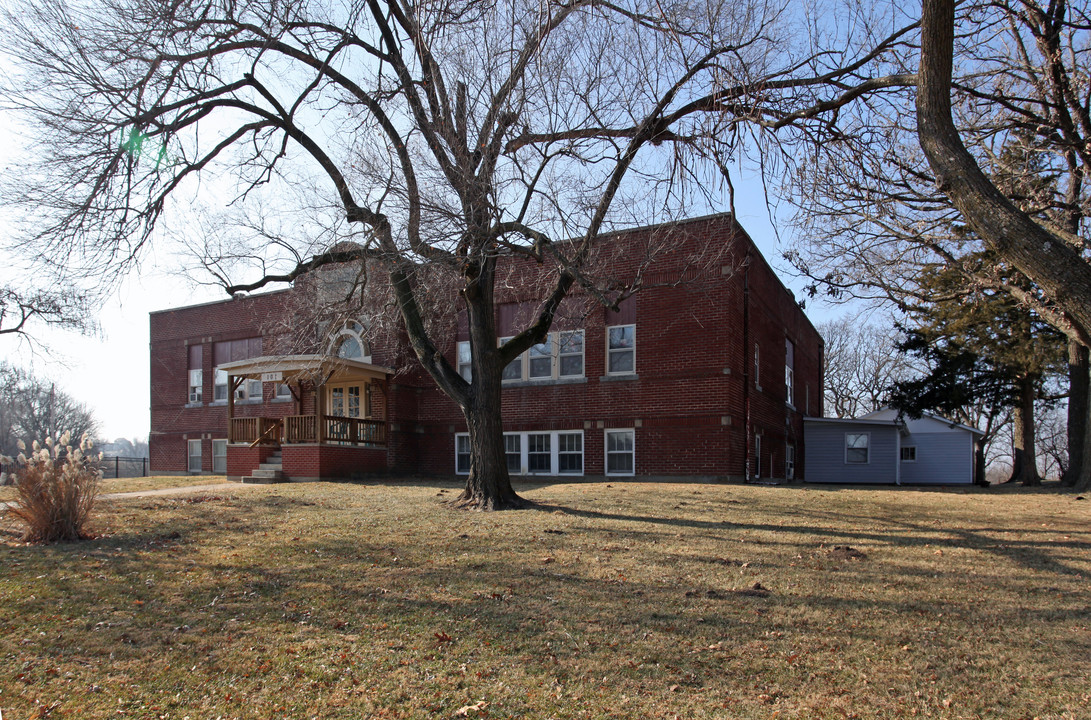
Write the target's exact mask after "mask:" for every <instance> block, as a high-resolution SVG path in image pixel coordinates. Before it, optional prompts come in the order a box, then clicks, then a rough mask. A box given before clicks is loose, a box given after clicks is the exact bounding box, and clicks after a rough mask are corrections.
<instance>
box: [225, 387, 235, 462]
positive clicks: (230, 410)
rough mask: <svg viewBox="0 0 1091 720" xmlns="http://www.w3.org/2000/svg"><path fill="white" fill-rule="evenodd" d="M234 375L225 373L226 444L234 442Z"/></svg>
mask: <svg viewBox="0 0 1091 720" xmlns="http://www.w3.org/2000/svg"><path fill="white" fill-rule="evenodd" d="M234 385H235V376H234V375H231V374H230V373H229V374H228V375H227V444H228V445H230V444H231V443H233V442H235V423H233V422H231V421H232V420H234V419H235V388H234Z"/></svg>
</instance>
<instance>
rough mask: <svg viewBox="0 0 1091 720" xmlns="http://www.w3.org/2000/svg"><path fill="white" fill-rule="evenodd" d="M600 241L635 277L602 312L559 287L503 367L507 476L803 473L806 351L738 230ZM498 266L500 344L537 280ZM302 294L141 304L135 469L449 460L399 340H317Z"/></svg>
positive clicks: (311, 471)
mask: <svg viewBox="0 0 1091 720" xmlns="http://www.w3.org/2000/svg"><path fill="white" fill-rule="evenodd" d="M606 247H607V248H609V254H608V256H604V258H603V260H602V262H603V263H604V264H606V265H609V266H610V267H611V270H612V273H613V276H614V277H621V278H624V277H627V276H628V277H636V276H637V274H638V273H641V277H642V281H641V282H642V289H641V290H640V291H639V292H637V293H636V294H635V295H633V296H632V297H630V298H629V299H627V300H625V301H624V302H622V303H621V304H620V305H619V308H618V310H617V311H613V310H608V309H605V308H603V307H602V306H601V304H597V303H595V302H592V301H591V300H590V299H589V298H587V297H586V296H584V295H580V294H578V293H577V294H576V295H574V296H572V297H571V298H568V299H567V300H566V302H565V304H564V305H563V306H562V308H567V312H561V313H559V316H558V318H557V320H556V321H555V323H554V327H553V329H552V331H551V332H550V335H549V338H548V340H547V342H545V343H542V344H541V345H538V346H535V347H534V348H532V349H531V350H530V351H529V352H527V353H525V354H524V355H523V356H522V357H520V358H519V359H518V360H517V361H516V362H514V363H512V365H511V366H509V367H508V368H507V369H506V371H505V380H504V387H505V389H504V407H503V417H504V429H505V437H506V440H505V442H506V444H507V447H508V465H509V469H510V470H511V471H512V473H513V474H522V475H548V476H578V477H602V476H610V477H613V476H619V477H626V476H639V477H688V478H698V477H700V478H723V479H727V478H733V479H739V478H742V477H744V476H747V475H749V476H750V477H755V476H756V477H762V478H765V477H773V478H802V477H803V473H804V469H803V467H802V458H803V452H802V449H803V448H802V443H803V416H804V415H809V416H821V415H822V352H823V343H822V339H821V337H819V335H818V333H817V332H816V331H815V329H814V327H813V326H812V325H811V323H810V322H809V321H808V320H807V318H806V316H805V315H804V314H803V312H802V310H801V309H800V308H799V305H798V303H797V302H796V301H795V299H794V298H793V296H792V294H791V293H790V292H789V291H788V290H787V289H785V287H784V286H783V285H782V284H781V283H780V281H779V280H778V279H777V277H776V275H775V274H774V273H773V271H772V269H771V268H770V267H769V265H768V263H766V261H765V259H764V258H763V257H762V256H761V254H760V253H759V252H758V251H757V249H756V248H755V247H754V245H753V243H752V241H751V240H750V238H749V237H748V236H747V235H746V233H745V232H744V231H743V230H742V229H741V228H740V227H739V226H738V225H737V224H736V223H735V222H734V220H733V218H732V217H731V216H730V215H717V216H711V217H705V218H697V219H694V220H689V221H685V222H682V223H675V224H671V225H665V226H657V227H652V228H640V229H636V230H631V231H626V232H622V233H619V234H617V235H616V236H615V237H614V238H612V239H611V240H610V242H609V243H608V244H607V245H606ZM508 270H509V273H510V277H509V278H508V280H509V281H508V282H505V283H504V286H505V287H507V288H509V289H508V290H506V291H503V292H502V293H501V294H500V298H499V299H500V303H499V305H498V308H497V327H498V332H499V334H500V335H501V336H510V335H514V334H515V333H516V332H518V331H519V330H521V329H522V327H523V324H522V323H523V320H524V318H525V317H527V316H529V314H530V313H531V312H533V310H534V308H536V307H537V300H538V298H539V296H538V295H535V294H534V288H535V287H536V284H535V282H533V280H534V279H535V278H536V277H539V278H540V277H541V276H542V275H543V274H548V272H549V271H548V270H542V269H541V267H540V266H537V265H533V264H530V263H528V262H524V261H522V260H516V259H514V258H513V259H511V260H510V262H509V263H508ZM511 280H514V281H511ZM308 292H313V290H309V289H308V288H307V287H305V286H303V285H297V286H296V287H292V288H289V289H286V290H282V291H279V292H270V293H263V294H255V295H250V296H245V297H238V298H235V299H231V300H224V301H222V302H214V303H206V304H202V305H194V306H190V307H184V308H178V309H173V310H165V311H161V312H156V313H153V314H152V315H151V403H152V405H151V467H152V470H154V471H155V472H161V473H185V472H193V473H197V472H204V473H209V472H215V473H226V474H227V475H228V476H229V477H231V478H236V479H237V478H245V477H248V476H262V475H264V476H268V477H272V478H283V479H288V480H304V479H315V478H346V477H359V476H364V475H368V474H373V473H393V474H399V475H408V474H418V473H419V474H428V475H448V476H449V475H453V474H456V473H462V472H466V471H467V469H468V466H469V456H468V452H469V444H468V438H467V436H466V435H465V434H464V431H465V423H464V421H463V419H462V415H461V413H460V412H459V410H458V408H457V406H456V405H455V404H454V403H453V402H452V401H451V400H449V399H448V398H446V396H444V395H443V394H442V393H441V392H440V391H439V390H438V389H437V388H436V387H435V386H434V385H433V384H432V382H431V380H430V379H429V378H428V377H427V375H426V374H425V373H424V372H423V370H421V369H420V368H419V367H418V366H416V365H415V363H413V362H409V361H407V358H408V357H409V352H408V348H407V345H406V343H405V340H404V337H403V336H399V335H398V334H397V333H395V334H393V335H387V336H385V338H386V339H385V340H383V339H375V337H374V336H372V335H369V334H368V333H367V332H366V331H365V324H366V323H367V322H368V319H367V318H366V317H363V318H360V321H359V323H357V322H349V323H347V324H342V325H338V326H336V327H334V329H333V330H332V331H329V330H326V329H325V328H323V331H322V332H321V333H319V332H316V331H315V329H314V325H316V324H318V323H315V321H314V320H307V319H305V315H306V314H305V313H301V312H299V309H300V308H302V307H305V306H308V305H313V298H311V297H310V296H308ZM453 317H454V316H453ZM451 325H452V327H451V334H450V335H451V339H450V342H449V343H448V345H449V349H448V352H449V355H448V359H449V360H450V361H451V362H452V364H453V365H454V366H455V367H459V368H460V370H461V369H462V364H460V363H459V359H460V357H461V358H462V359H463V360H465V359H466V357H467V353H468V352H469V350H470V348H469V343H468V342H466V338H467V335H466V334H465V331H464V329H462V328H460V327H459V323H458V322H457V319H453V320H452V322H451ZM301 337H309V338H311V341H310V342H309V344H308V343H304V344H303V345H301V344H300V341H299V339H300V338H301ZM369 338H370V339H371V342H370V344H369V342H368V340H369ZM301 348H302V349H301ZM466 371H468V368H466Z"/></svg>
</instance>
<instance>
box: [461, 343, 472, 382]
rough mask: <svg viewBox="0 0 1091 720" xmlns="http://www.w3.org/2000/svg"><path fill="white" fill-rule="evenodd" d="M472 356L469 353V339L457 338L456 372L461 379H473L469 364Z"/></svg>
mask: <svg viewBox="0 0 1091 720" xmlns="http://www.w3.org/2000/svg"><path fill="white" fill-rule="evenodd" d="M471 361H472V356H471V354H470V341H469V340H459V341H458V374H459V375H461V376H462V379H463V380H465V381H466V382H470V381H471V380H473V368H472V366H471V364H470V363H471Z"/></svg>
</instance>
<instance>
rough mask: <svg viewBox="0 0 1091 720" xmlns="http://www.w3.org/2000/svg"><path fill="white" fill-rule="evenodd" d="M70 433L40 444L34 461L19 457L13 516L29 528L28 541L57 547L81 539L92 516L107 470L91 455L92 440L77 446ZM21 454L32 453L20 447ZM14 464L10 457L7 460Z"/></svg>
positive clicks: (83, 441) (12, 509) (32, 453)
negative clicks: (102, 474) (103, 472)
mask: <svg viewBox="0 0 1091 720" xmlns="http://www.w3.org/2000/svg"><path fill="white" fill-rule="evenodd" d="M69 440H70V436H69V434H68V433H65V434H64V435H63V436H61V438H60V441H59V442H56V443H55V442H53V440H52V439H51V438H46V441H45V446H44V447H43V446H39V444H38V442H37V441H35V442H34V445H33V447H32V449H31V452H30V456H29V457H27V456H26V455H24V454H23V453H19V457H18V460H17V467H16V470H15V472H14V476H15V483H14V484H15V493H16V498H15V502H14V503H13V504H12V506H11V513H12V515H14V516H15V517H17V518H18V519H20V520H22V521H23V523H24V524H25V525H26V532H25V533H24V534H23V540H24V541H25V542H30V543H51V542H63V541H71V540H81V539H84V538H86V537H88V535H87V534H86V533H85V532H84V525H86V523H87V520H88V519H89V518H90V516H91V509H92V507H93V506H94V504H95V496H96V494H97V493H98V482H99V477H100V475H101V471H100V470H99V468H98V464H97V458H93V457H92V456H91V454H90V451H91V441H90V440H89V439H88V438H87V436H86V435H84V436H83V438H82V439H81V440H80V443H79V445H78V446H76V447H72V446H71V445H69V444H68V442H69ZM19 447H20V449H21V450H26V447H25V445H23V444H22V443H20V446H19ZM3 459H4V460H10V458H3Z"/></svg>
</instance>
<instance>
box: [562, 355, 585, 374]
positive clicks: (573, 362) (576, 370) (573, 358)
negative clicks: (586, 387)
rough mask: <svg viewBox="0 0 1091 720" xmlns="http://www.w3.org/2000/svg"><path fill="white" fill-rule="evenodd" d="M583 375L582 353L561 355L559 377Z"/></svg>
mask: <svg viewBox="0 0 1091 720" xmlns="http://www.w3.org/2000/svg"><path fill="white" fill-rule="evenodd" d="M582 375H583V355H567V356H562V357H561V377H580V376H582Z"/></svg>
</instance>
